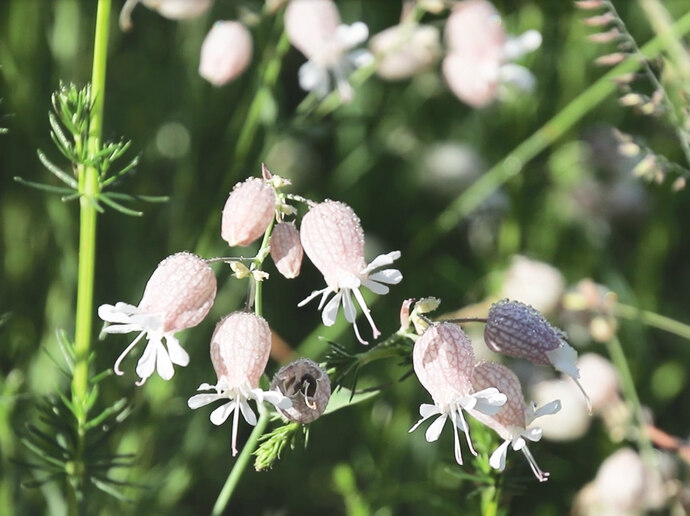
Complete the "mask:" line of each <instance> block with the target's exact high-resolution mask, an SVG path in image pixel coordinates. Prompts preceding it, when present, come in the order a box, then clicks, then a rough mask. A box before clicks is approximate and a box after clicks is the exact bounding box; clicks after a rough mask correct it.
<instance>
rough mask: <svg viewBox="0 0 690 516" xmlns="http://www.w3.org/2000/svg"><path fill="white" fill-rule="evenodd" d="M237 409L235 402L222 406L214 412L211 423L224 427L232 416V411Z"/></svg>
mask: <svg viewBox="0 0 690 516" xmlns="http://www.w3.org/2000/svg"><path fill="white" fill-rule="evenodd" d="M236 407H237V402H236V401H235V400H232V401H231V402H229V403H226V404H225V405H221V406H220V407H218V408H217V409H215V410H214V411H213V412H211V418H210V419H211V423H213V424H214V425H216V426H218V425H222V424H223V423H225V420H226V419H228V416H230V414H232V411H233V410H235V408H236Z"/></svg>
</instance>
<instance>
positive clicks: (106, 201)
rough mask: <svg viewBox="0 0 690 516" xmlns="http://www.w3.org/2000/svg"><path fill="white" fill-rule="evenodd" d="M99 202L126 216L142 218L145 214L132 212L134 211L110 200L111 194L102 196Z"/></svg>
mask: <svg viewBox="0 0 690 516" xmlns="http://www.w3.org/2000/svg"><path fill="white" fill-rule="evenodd" d="M99 200H101V201H102V202H103V204H106V205H108V206H110V207H111V208H112V209H114V210H117V211H119V212H120V213H122V214H124V215H129V216H131V217H141V216H142V215H143V214H144V212H143V211H137V210H132V209H130V208H127V207H126V206H123V205H122V204H120V203H118V202H116V201H114V200H112V199H111V198H110V194H109V193H103V194H101V195H100V196H99Z"/></svg>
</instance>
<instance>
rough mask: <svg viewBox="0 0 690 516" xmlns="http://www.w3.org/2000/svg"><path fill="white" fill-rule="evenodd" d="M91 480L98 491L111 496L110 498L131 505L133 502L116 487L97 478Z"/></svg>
mask: <svg viewBox="0 0 690 516" xmlns="http://www.w3.org/2000/svg"><path fill="white" fill-rule="evenodd" d="M89 480H90V481H91V482H92V483H93V485H95V486H96V487H97V488H98V489H100V490H101V491H103V492H104V493H106V494H109V495H110V496H112V497H114V498H117V499H118V500H120V501H122V502H129V503H131V502H132V500H131V499H130V498H128V497H127V496H125V495H124V494H123V493H121V492H120V490H119V489H116V488H115V487H113V486H111V485H108V484H107V483H105V482H103V481H101V480H98V479H97V478H94V477H91V478H89Z"/></svg>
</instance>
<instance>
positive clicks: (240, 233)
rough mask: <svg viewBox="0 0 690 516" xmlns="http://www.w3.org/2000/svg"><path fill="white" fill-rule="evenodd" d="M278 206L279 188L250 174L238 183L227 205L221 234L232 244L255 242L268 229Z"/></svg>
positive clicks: (243, 244)
mask: <svg viewBox="0 0 690 516" xmlns="http://www.w3.org/2000/svg"><path fill="white" fill-rule="evenodd" d="M275 207H276V193H275V189H274V188H273V187H272V186H271V185H270V184H269V183H268V181H266V180H264V179H259V178H258V177H250V178H249V179H247V180H246V181H243V182H242V183H237V184H236V185H235V187H234V188H233V190H232V192H230V195H229V196H228V200H227V201H226V202H225V207H224V208H223V216H222V220H221V228H220V235H221V237H223V240H225V241H226V242H227V243H228V244H229V245H230V246H231V247H234V246H245V245H249V244H251V243H252V242H254V241H255V240H257V239H258V238H259V237H261V235H263V234H264V231H266V228H268V226H269V224H270V223H271V221H272V220H273V216H274V214H275Z"/></svg>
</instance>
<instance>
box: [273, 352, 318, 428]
mask: <svg viewBox="0 0 690 516" xmlns="http://www.w3.org/2000/svg"><path fill="white" fill-rule="evenodd" d="M271 390H273V391H279V392H280V393H281V394H283V395H284V396H285V397H287V398H288V399H289V400H290V401H291V402H292V406H291V407H290V408H287V409H281V408H279V409H278V410H279V412H280V413H281V414H282V415H283V416H285V417H286V418H287V419H289V420H290V421H295V422H296V423H302V424H305V423H311V422H312V421H314V420H315V419H317V418H318V417H319V416H320V415H321V414H323V411H324V410H326V406H327V405H328V400H329V398H330V397H331V381H330V380H329V378H328V375H327V374H326V371H324V370H323V369H322V368H321V367H320V366H319V365H318V364H317V363H316V362H314V361H313V360H309V359H308V358H300V359H298V360H296V361H294V362H292V363H291V364H288V365H286V366H285V367H283V368H281V369H280V370H279V371H278V372H277V373H276V375H275V376H274V377H273V381H272V382H271Z"/></svg>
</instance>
